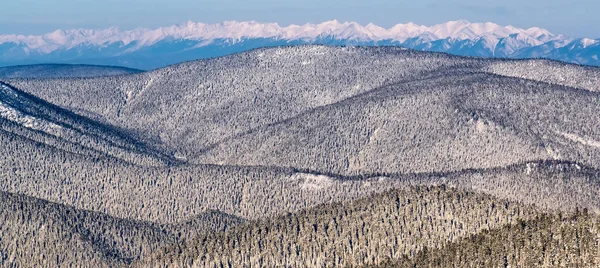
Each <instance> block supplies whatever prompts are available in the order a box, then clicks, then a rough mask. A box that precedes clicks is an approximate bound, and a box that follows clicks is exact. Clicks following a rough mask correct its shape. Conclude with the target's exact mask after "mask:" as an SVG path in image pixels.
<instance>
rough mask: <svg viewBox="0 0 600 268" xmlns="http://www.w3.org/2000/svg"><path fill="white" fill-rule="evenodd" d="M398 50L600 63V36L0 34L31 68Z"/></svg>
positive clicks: (10, 60) (265, 29)
mask: <svg viewBox="0 0 600 268" xmlns="http://www.w3.org/2000/svg"><path fill="white" fill-rule="evenodd" d="M298 44H326V45H366V46H373V45H398V46H404V47H407V48H412V49H417V50H427V51H440V52H447V53H451V54H457V55H466V56H479V57H500V58H550V59H556V60H562V61H567V62H572V63H580V64H588V65H600V61H599V59H598V57H599V54H600V39H596V40H594V39H589V38H568V37H565V36H563V35H556V34H553V33H550V32H549V31H547V30H545V29H541V28H537V27H533V28H529V29H520V28H516V27H513V26H500V25H498V24H495V23H490V22H487V23H470V22H468V21H464V20H461V21H450V22H446V23H442V24H438V25H434V26H431V27H427V26H422V25H416V24H413V23H408V24H398V25H395V26H393V27H391V28H389V29H386V28H383V27H380V26H377V25H374V24H368V25H365V26H363V25H360V24H358V23H355V22H344V23H342V22H339V21H337V20H333V21H327V22H323V23H320V24H304V25H289V26H285V27H282V26H280V25H278V24H277V23H259V22H255V21H249V22H235V21H228V22H224V23H219V24H204V23H195V22H187V23H185V24H181V25H175V26H170V27H162V28H158V29H144V28H138V29H134V30H128V31H122V30H120V29H118V28H115V27H113V28H109V29H104V30H89V29H75V30H56V31H54V32H52V33H48V34H45V35H38V36H34V35H28V36H26V35H14V34H12V35H0V65H3V66H6V65H14V64H27V63H87V64H110V65H121V66H125V67H132V68H140V69H151V68H156V67H161V66H164V65H167V64H172V63H177V62H180V61H185V60H193V59H198V58H207V57H214V56H221V55H226V54H230V53H235V52H239V51H244V50H248V49H252V48H257V47H264V46H279V45H298Z"/></svg>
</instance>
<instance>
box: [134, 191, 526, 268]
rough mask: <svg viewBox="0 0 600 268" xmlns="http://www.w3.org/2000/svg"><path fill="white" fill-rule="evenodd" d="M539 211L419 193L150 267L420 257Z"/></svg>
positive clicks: (367, 202)
mask: <svg viewBox="0 0 600 268" xmlns="http://www.w3.org/2000/svg"><path fill="white" fill-rule="evenodd" d="M536 214H537V212H536V210H535V209H534V208H531V207H528V206H523V205H521V204H519V203H512V202H509V201H506V200H501V199H495V198H493V197H491V196H487V195H480V194H473V193H469V192H462V191H457V190H455V189H446V188H443V187H439V188H436V187H433V188H429V187H416V188H408V189H405V190H397V191H390V192H387V193H383V194H380V195H376V196H372V197H370V198H366V199H361V200H357V201H355V202H351V203H337V204H332V205H327V206H318V207H315V208H312V209H309V210H303V211H300V212H298V213H296V214H290V215H285V216H281V217H277V218H273V219H265V220H260V221H255V222H249V223H248V224H244V225H240V226H238V227H234V228H233V229H231V230H229V231H228V232H226V233H223V234H212V235H210V234H209V235H207V236H206V237H202V236H201V237H198V238H196V239H194V240H191V241H187V242H184V243H183V244H181V245H179V246H175V247H171V248H167V249H166V250H165V251H164V252H159V253H158V254H157V256H155V257H152V258H149V259H147V260H146V261H148V262H146V263H144V262H142V263H141V264H139V265H138V266H139V267H145V266H147V265H158V266H164V265H172V266H179V267H182V266H186V267H212V266H220V265H227V264H233V263H235V264H236V265H240V266H268V267H275V266H285V267H298V266H310V267H331V266H361V265H365V264H377V263H380V262H381V261H383V260H384V259H385V258H386V257H388V258H392V259H395V258H400V257H401V256H403V255H405V254H406V255H409V256H413V255H415V254H417V253H418V252H419V251H420V250H421V249H422V248H423V247H426V246H427V247H431V248H437V247H441V246H443V245H444V244H446V243H448V242H451V241H455V240H458V239H459V238H461V237H464V236H468V235H471V234H476V233H479V232H482V231H483V230H489V229H494V228H499V227H501V226H503V225H506V224H509V223H516V222H517V220H518V219H522V220H526V219H530V218H533V217H535V215H536Z"/></svg>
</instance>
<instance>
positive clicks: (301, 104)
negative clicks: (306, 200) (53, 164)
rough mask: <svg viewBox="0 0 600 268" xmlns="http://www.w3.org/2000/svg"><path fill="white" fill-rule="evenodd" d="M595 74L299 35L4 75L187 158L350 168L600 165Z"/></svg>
mask: <svg viewBox="0 0 600 268" xmlns="http://www.w3.org/2000/svg"><path fill="white" fill-rule="evenodd" d="M503 70H506V71H503ZM487 72H491V73H495V74H505V75H508V76H513V77H514V76H517V75H516V74H522V75H523V76H517V77H525V78H530V79H533V80H535V81H530V80H524V79H516V78H508V77H501V76H497V75H493V74H490V73H487ZM508 72H513V73H508ZM527 73H532V74H539V75H538V76H535V77H534V76H531V75H526V74H527ZM599 76H600V72H599V71H598V69H597V68H585V67H580V66H574V65H564V64H559V63H555V62H549V61H500V60H480V59H473V58H458V57H450V56H448V55H444V54H431V53H421V52H414V51H406V50H399V49H397V48H338V47H318V46H316V47H313V46H303V47H287V48H272V49H260V50H255V51H250V52H245V53H241V54H237V55H232V56H227V57H222V58H217V59H211V60H205V61H195V62H187V63H182V64H178V65H174V66H169V67H166V68H162V69H158V70H154V71H151V72H146V73H142V74H137V75H130V76H118V77H104V78H89V79H25V80H11V81H10V82H11V83H12V84H13V85H15V86H16V87H17V88H20V89H23V90H25V91H28V92H31V93H32V94H35V95H38V96H40V97H42V98H45V99H47V100H49V101H51V102H53V103H56V104H58V105H60V106H63V107H67V108H69V109H77V111H82V113H83V114H85V115H89V116H93V117H94V118H97V119H99V120H103V121H105V122H108V123H109V124H112V125H115V126H119V127H122V128H124V129H128V130H131V131H134V132H136V133H140V136H141V137H143V138H144V139H146V141H147V142H148V143H150V144H155V145H156V146H158V147H160V148H162V149H163V150H164V151H165V152H168V154H173V155H176V156H178V157H180V158H181V159H185V160H187V161H188V162H191V163H196V164H228V165H261V166H286V167H296V168H304V169H311V170H316V171H319V172H329V173H336V174H347V175H356V174H364V173H375V172H388V173H394V172H402V173H411V172H433V171H450V170H460V169H464V168H486V167H495V166H502V165H507V164H513V163H520V162H524V161H532V160H538V159H564V160H571V161H577V162H582V163H584V164H586V165H591V166H594V167H600V163H598V159H600V149H599V148H600V147H599V146H598V144H600V133H598V130H597V128H596V127H595V126H596V125H598V124H600V122H599V121H598V117H597V116H595V115H596V114H598V113H599V112H600V111H599V109H600V106H599V105H598V102H599V101H600V100H599V99H600V97H599V95H598V94H597V93H592V92H590V90H592V91H594V90H596V89H594V85H595V84H596V83H593V81H592V80H589V79H585V78H584V77H599ZM578 81H581V82H578ZM590 81H592V82H590ZM564 85H567V86H574V87H576V88H566V87H565V86H564ZM577 88H581V89H577ZM76 92H78V93H79V94H76ZM90 95H94V96H95V97H94V99H90V98H89V96H90Z"/></svg>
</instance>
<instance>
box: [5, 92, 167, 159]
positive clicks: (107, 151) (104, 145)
mask: <svg viewBox="0 0 600 268" xmlns="http://www.w3.org/2000/svg"><path fill="white" fill-rule="evenodd" d="M0 121H2V124H1V125H2V129H3V130H4V131H8V132H11V133H13V134H16V135H21V136H24V137H27V138H28V139H32V140H35V141H37V142H41V143H45V144H49V145H52V146H57V148H59V149H64V150H67V151H71V152H76V153H78V154H82V153H83V154H87V155H88V156H98V155H99V154H104V155H106V156H111V157H115V158H119V159H123V160H125V161H130V162H135V163H138V164H145V165H163V164H165V163H168V162H169V161H171V160H170V158H169V157H167V156H164V155H162V153H160V152H158V151H154V150H153V149H152V148H150V147H148V146H146V145H145V144H142V143H141V142H138V141H136V139H135V138H133V137H131V136H130V135H129V134H128V133H125V132H124V131H123V130H120V129H117V128H115V127H112V126H109V125H103V124H101V123H98V122H95V121H93V120H90V119H88V118H85V117H82V116H79V115H77V114H75V113H73V112H71V111H69V110H65V109H62V108H60V107H58V106H56V105H53V104H50V103H48V102H46V101H44V100H42V99H39V98H37V97H35V96H33V95H30V94H27V93H25V92H23V91H20V90H18V89H16V88H14V87H12V86H10V85H8V84H5V83H2V82H0ZM15 124H16V125H20V126H22V127H15ZM81 147H83V148H81ZM69 148H76V149H69Z"/></svg>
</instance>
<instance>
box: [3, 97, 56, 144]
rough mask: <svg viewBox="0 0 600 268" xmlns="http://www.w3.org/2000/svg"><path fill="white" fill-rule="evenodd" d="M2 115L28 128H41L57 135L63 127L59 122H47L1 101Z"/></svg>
mask: <svg viewBox="0 0 600 268" xmlns="http://www.w3.org/2000/svg"><path fill="white" fill-rule="evenodd" d="M0 117H1V118H4V119H6V120H9V121H13V122H15V123H17V124H20V125H22V126H24V127H26V128H30V129H34V130H40V131H43V132H46V133H49V134H52V135H55V136H60V133H61V129H62V127H61V126H59V125H57V124H54V123H51V122H47V121H44V120H41V119H38V118H35V117H33V116H29V115H26V114H23V113H21V112H19V111H17V110H16V109H14V108H12V107H10V106H8V105H7V104H5V103H3V102H1V101H0Z"/></svg>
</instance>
